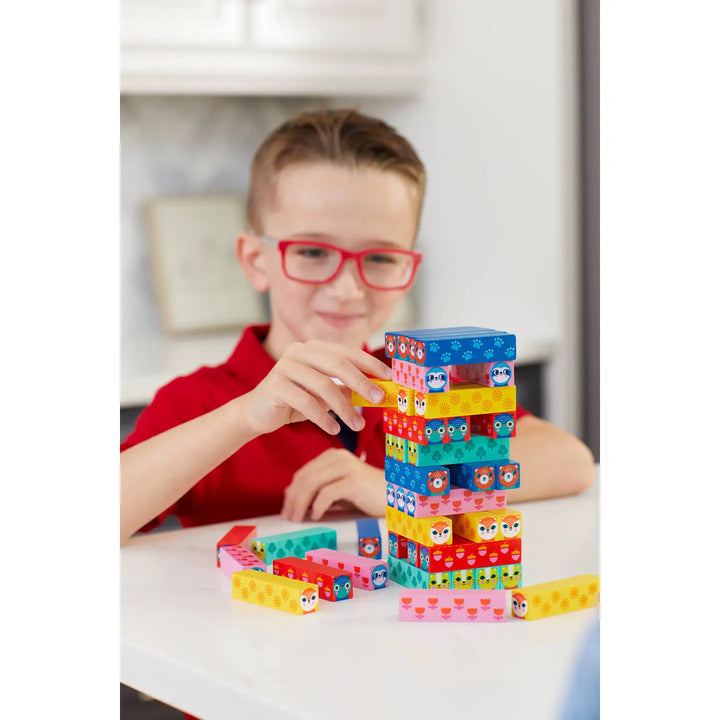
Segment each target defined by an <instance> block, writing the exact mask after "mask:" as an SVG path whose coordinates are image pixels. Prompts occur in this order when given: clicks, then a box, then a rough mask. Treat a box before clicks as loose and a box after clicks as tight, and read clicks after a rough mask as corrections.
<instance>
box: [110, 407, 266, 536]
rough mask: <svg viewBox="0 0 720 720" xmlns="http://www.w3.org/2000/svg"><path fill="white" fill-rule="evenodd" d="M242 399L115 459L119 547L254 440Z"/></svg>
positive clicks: (254, 434) (125, 452)
mask: <svg viewBox="0 0 720 720" xmlns="http://www.w3.org/2000/svg"><path fill="white" fill-rule="evenodd" d="M246 397H247V396H245V395H243V396H241V397H239V398H236V399H235V400H231V401H230V402H229V403H226V404H225V405H221V406H220V407H219V408H217V409H216V410H213V411H211V412H209V413H206V414H205V415H201V416H200V417H197V418H195V419H194V420H190V421H188V422H186V423H183V424H182V425H178V426H176V427H174V428H171V429H170V430H166V431H165V432H163V433H160V434H159V435H156V436H155V437H152V438H150V439H149V440H145V441H144V442H142V443H140V444H138V445H135V446H134V447H131V448H128V449H127V450H125V451H123V452H122V453H121V454H120V478H121V480H120V543H121V544H122V543H124V542H125V541H126V540H127V539H128V538H129V537H130V536H131V535H132V534H133V533H134V532H135V531H136V530H138V529H139V528H141V527H142V526H143V525H145V524H146V523H148V522H149V521H150V520H152V519H153V518H154V517H156V516H157V515H159V514H160V513H161V512H162V511H163V510H165V509H166V508H168V507H170V506H171V505H173V504H174V503H175V502H176V501H177V500H178V499H179V498H181V497H182V496H183V495H184V494H185V493H186V492H187V491H188V490H190V488H192V487H193V485H195V483H197V481H198V480H199V479H200V478H202V477H204V476H205V475H207V473H208V472H210V470H212V469H213V468H215V467H217V466H218V465H219V464H220V463H221V462H223V460H226V459H227V458H229V457H230V456H231V455H232V454H233V453H234V452H235V451H236V450H237V449H238V448H239V447H241V446H242V445H244V444H245V443H247V442H249V441H250V440H252V439H253V438H255V437H257V435H258V433H257V432H254V431H253V430H252V429H251V428H250V427H249V425H248V423H247V421H246V418H247V417H248V413H247V409H246V407H245V406H246V405H247V400H246Z"/></svg>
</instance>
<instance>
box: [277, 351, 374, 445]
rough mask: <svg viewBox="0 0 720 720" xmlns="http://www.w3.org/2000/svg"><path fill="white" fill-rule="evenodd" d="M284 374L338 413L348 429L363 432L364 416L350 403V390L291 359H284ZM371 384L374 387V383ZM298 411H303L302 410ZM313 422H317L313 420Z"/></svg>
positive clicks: (321, 425)
mask: <svg viewBox="0 0 720 720" xmlns="http://www.w3.org/2000/svg"><path fill="white" fill-rule="evenodd" d="M283 372H284V374H285V376H286V377H287V378H288V379H289V380H290V381H292V382H293V383H295V385H297V386H299V387H300V388H302V389H303V390H305V391H309V392H310V393H311V394H312V395H314V396H315V397H316V398H319V399H320V400H321V401H322V402H323V403H324V404H326V405H327V406H328V407H329V408H330V409H331V410H333V411H334V412H335V413H337V415H338V417H340V418H342V420H343V422H344V423H345V424H346V425H347V426H348V427H351V428H353V429H354V430H362V428H363V427H364V426H365V420H364V418H363V416H362V415H361V414H360V413H359V412H358V411H357V410H355V408H354V407H353V406H352V403H351V402H350V393H349V392H348V390H347V389H345V388H341V387H340V386H339V385H336V384H335V383H334V382H333V381H332V380H331V379H330V378H329V377H328V376H327V375H325V374H323V373H322V372H318V371H317V370H315V369H314V368H312V367H308V366H307V365H305V364H303V363H302V362H299V361H296V360H293V359H291V358H285V359H284V361H283ZM356 372H357V371H356ZM360 375H361V377H363V379H364V380H365V381H366V382H368V383H370V381H369V380H367V378H365V377H364V376H363V375H362V374H360ZM370 384H371V385H372V383H370ZM293 407H295V406H293ZM298 409H299V410H301V408H298ZM309 419H312V418H309ZM313 422H316V421H315V420H314V419H313ZM332 422H333V423H334V422H335V421H334V420H333V421H332ZM318 424H320V423H318ZM320 427H322V428H323V429H325V426H324V425H323V424H320ZM338 431H339V427H338ZM334 434H335V433H334Z"/></svg>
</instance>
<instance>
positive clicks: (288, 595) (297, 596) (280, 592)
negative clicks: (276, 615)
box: [232, 570, 319, 615]
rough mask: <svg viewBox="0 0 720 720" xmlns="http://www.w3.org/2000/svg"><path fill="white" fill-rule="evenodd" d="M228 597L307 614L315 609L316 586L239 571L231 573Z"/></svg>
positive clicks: (261, 573)
mask: <svg viewBox="0 0 720 720" xmlns="http://www.w3.org/2000/svg"><path fill="white" fill-rule="evenodd" d="M232 596H233V597H234V598H235V599H236V600H244V601H245V602H249V603H253V604H255V605H262V606H263V607H269V608H273V609H274V610H282V611H283V612H287V613H292V614H293V615H307V614H308V613H311V612H316V611H317V609H318V597H319V593H318V586H317V585H316V584H315V583H307V582H303V581H302V580H292V579H290V578H286V577H282V576H281V575H271V574H270V573H264V572H260V571H259V570H241V571H240V572H234V573H233V574H232Z"/></svg>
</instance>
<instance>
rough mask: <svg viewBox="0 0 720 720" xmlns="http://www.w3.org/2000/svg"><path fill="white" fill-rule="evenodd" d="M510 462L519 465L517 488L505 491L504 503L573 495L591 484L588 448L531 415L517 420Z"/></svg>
mask: <svg viewBox="0 0 720 720" xmlns="http://www.w3.org/2000/svg"><path fill="white" fill-rule="evenodd" d="M510 459H511V460H513V461H515V462H518V463H520V487H519V488H518V489H517V490H509V491H508V503H513V502H521V501H524V500H539V499H542V498H551V497H558V496H560V495H574V494H576V493H579V492H582V491H583V490H586V489H587V488H589V487H590V486H591V485H592V482H593V474H594V467H595V461H594V459H593V455H592V452H591V451H590V449H589V448H588V447H587V446H586V445H585V444H584V443H583V442H582V441H581V440H579V439H578V438H576V437H575V436H574V435H571V434H570V433H566V432H565V431H564V430H560V429H559V428H557V427H555V426H554V425H552V424H551V423H549V422H547V420H542V419H541V418H538V417H535V416H534V415H525V416H523V417H521V418H520V419H519V420H518V423H517V431H516V437H514V438H512V439H511V440H510Z"/></svg>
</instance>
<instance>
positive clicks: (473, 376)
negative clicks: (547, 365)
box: [393, 360, 515, 387]
mask: <svg viewBox="0 0 720 720" xmlns="http://www.w3.org/2000/svg"><path fill="white" fill-rule="evenodd" d="M393 362H395V361H394V360H393ZM508 366H509V368H510V370H509V377H508ZM496 372H499V375H497V376H496V374H495V373H496ZM496 377H497V379H496ZM450 381H451V382H472V383H477V384H478V385H484V386H485V387H505V386H507V385H514V384H515V361H514V360H506V361H496V362H486V363H472V364H469V365H451V366H450Z"/></svg>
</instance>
